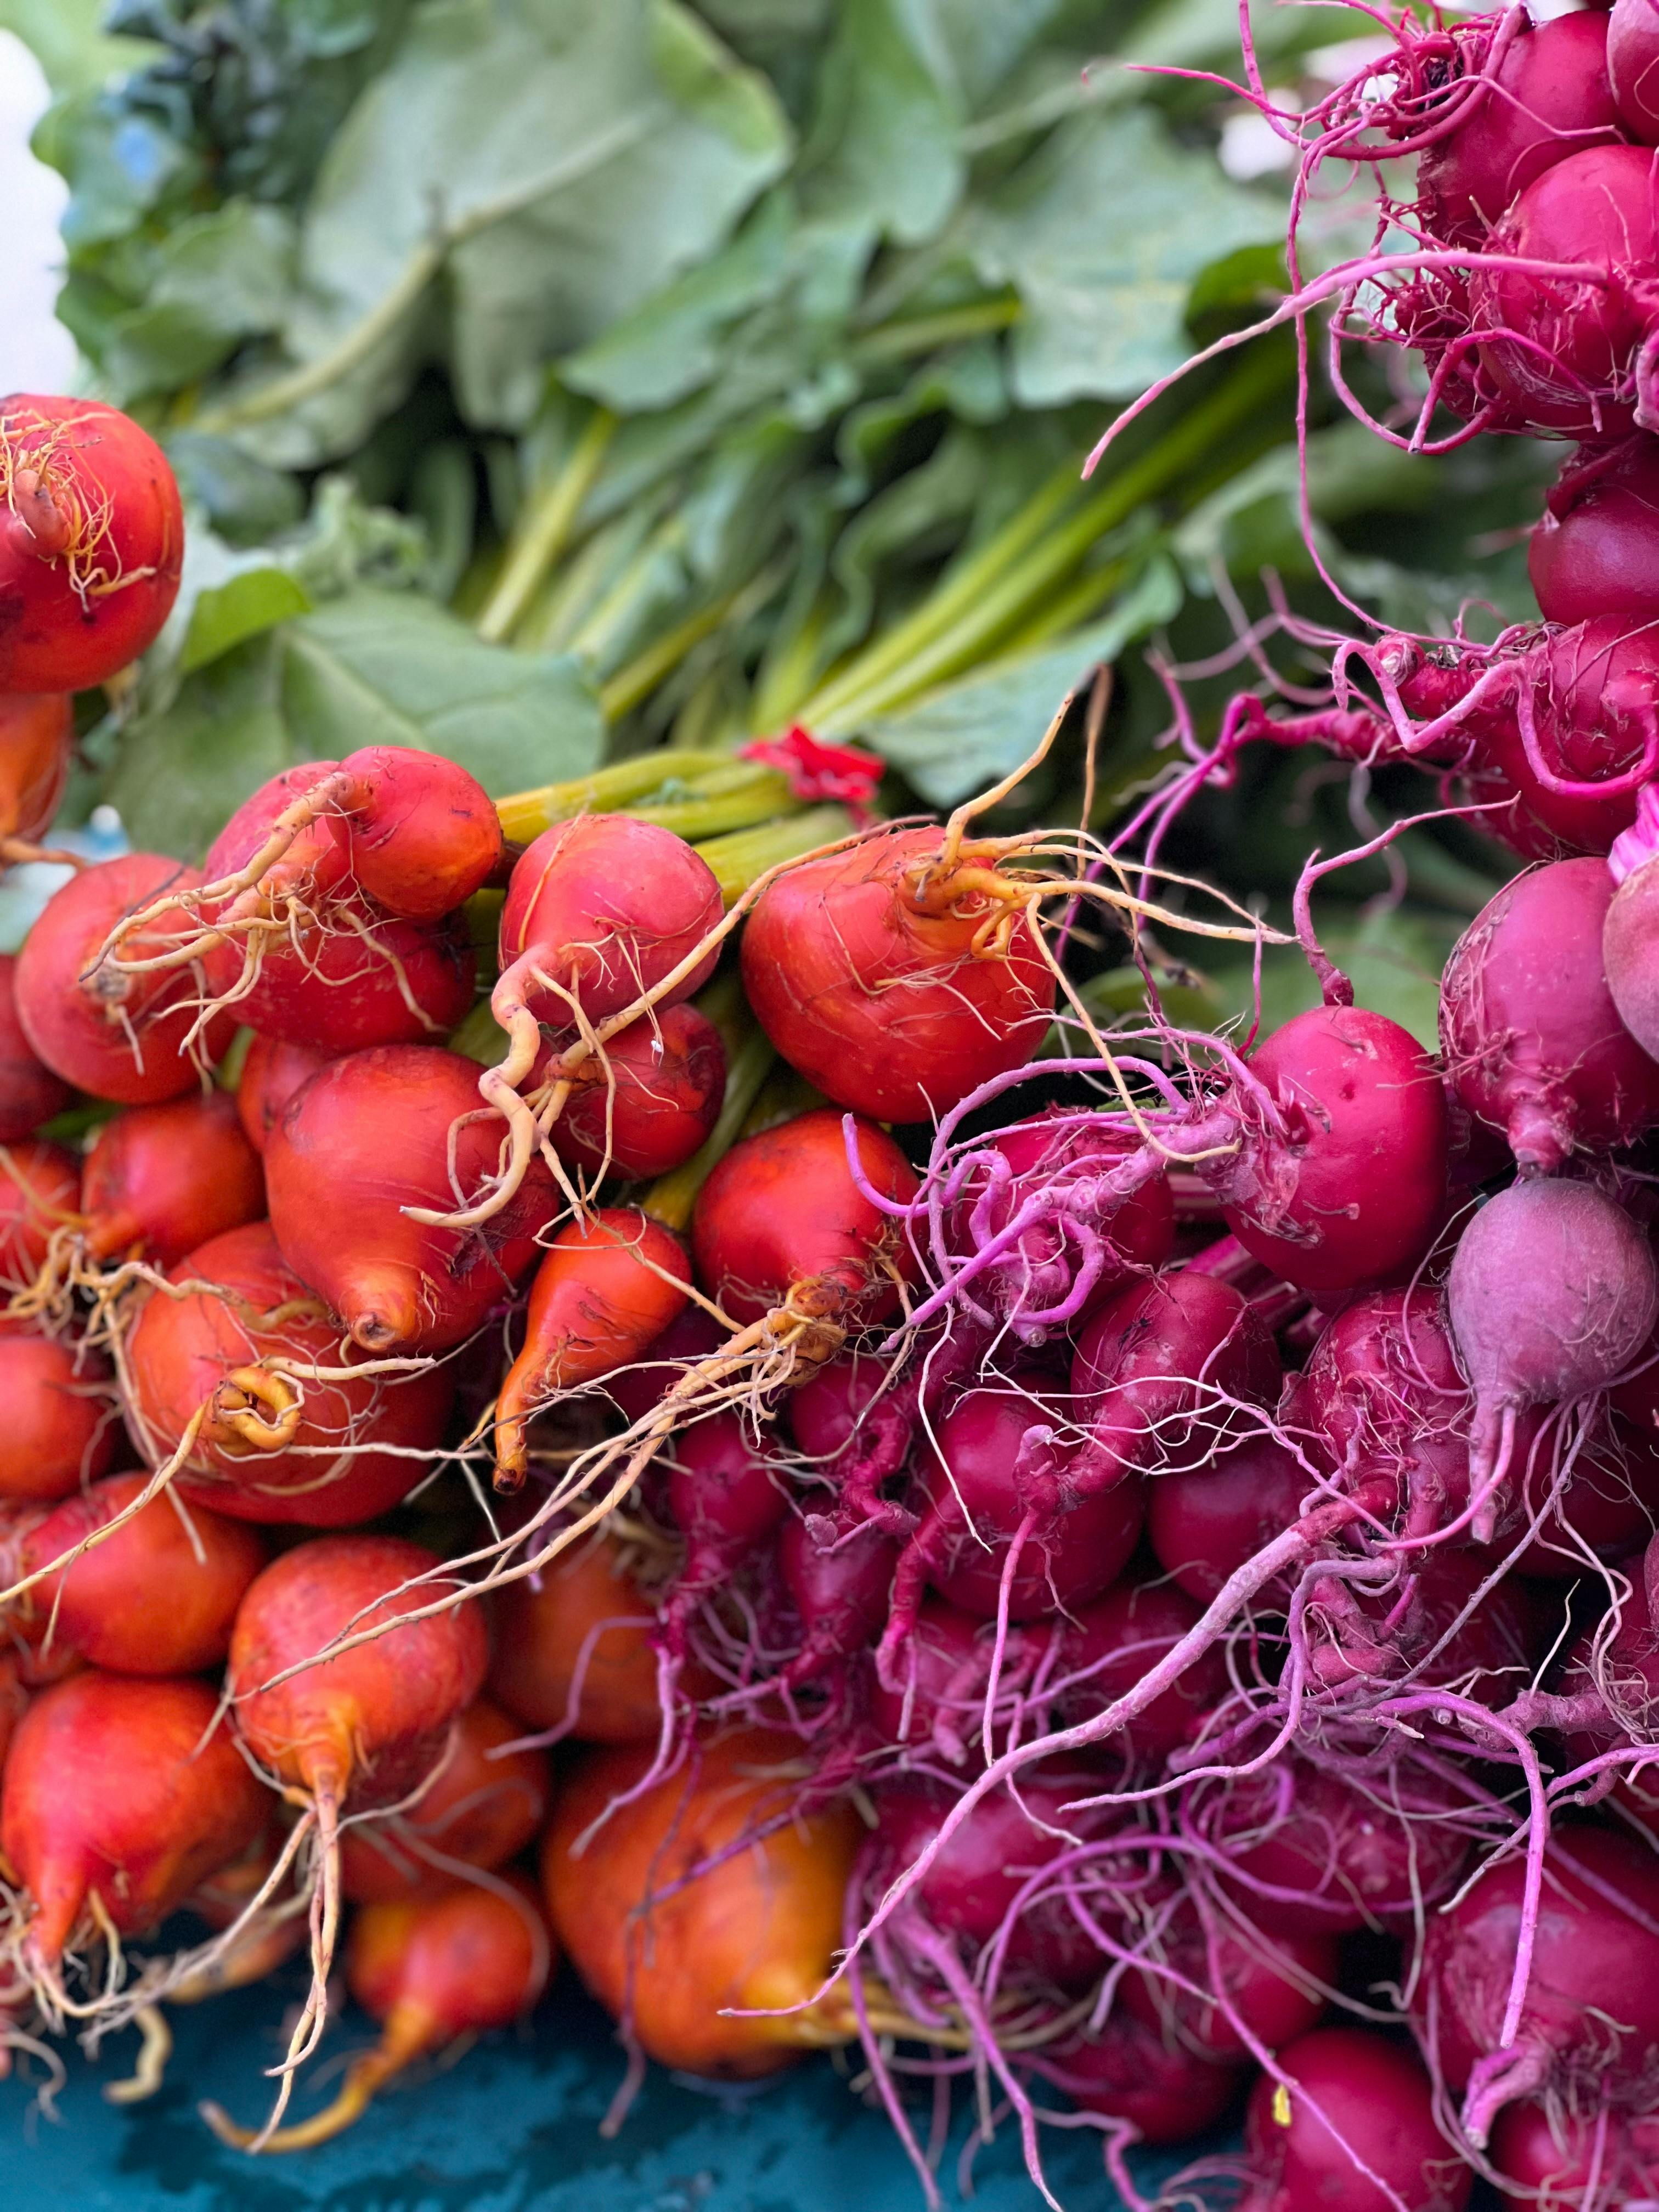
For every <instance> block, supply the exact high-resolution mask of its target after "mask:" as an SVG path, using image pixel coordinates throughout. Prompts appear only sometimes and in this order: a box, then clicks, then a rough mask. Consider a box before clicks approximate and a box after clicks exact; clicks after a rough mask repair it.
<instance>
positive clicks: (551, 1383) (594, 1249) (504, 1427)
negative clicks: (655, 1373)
mask: <svg viewBox="0 0 1659 2212" xmlns="http://www.w3.org/2000/svg"><path fill="white" fill-rule="evenodd" d="M689 1287H690V1266H689V1264H688V1262H687V1260H686V1256H685V1250H684V1246H683V1245H682V1244H681V1243H680V1241H679V1239H678V1237H676V1236H675V1235H674V1233H673V1231H671V1230H668V1229H665V1228H664V1227H663V1225H662V1224H661V1223H660V1222H659V1221H653V1219H652V1218H651V1217H650V1215H649V1214H646V1213H641V1212H640V1210H639V1208H638V1207H637V1206H605V1207H604V1208H602V1209H601V1210H600V1211H599V1212H597V1213H595V1214H592V1215H591V1216H587V1217H585V1218H580V1219H578V1220H575V1221H571V1222H568V1223H567V1224H566V1225H565V1226H564V1227H563V1228H562V1229H561V1230H560V1231H559V1233H558V1235H557V1236H556V1237H555V1238H554V1239H553V1241H552V1243H551V1244H550V1247H549V1249H548V1253H547V1256H546V1258H545V1259H544V1261H542V1263H541V1266H540V1267H539V1268H538V1270H537V1273H536V1279H535V1281H534V1283H533V1284H532V1285H531V1291H530V1312H529V1316H528V1319H527V1321H526V1325H525V1342H524V1349H523V1350H522V1351H521V1352H520V1354H519V1356H518V1358H517V1359H515V1360H514V1361H513V1366H512V1368H511V1370H509V1372H508V1374H507V1380H506V1381H505V1382H504V1383H502V1385H501V1396H500V1398H499V1400H498V1401H497V1403H496V1430H495V1464H496V1470H497V1481H498V1484H499V1485H500V1486H502V1487H507V1486H512V1487H513V1488H516V1487H517V1486H518V1485H519V1484H520V1483H521V1482H522V1481H523V1480H524V1475H525V1468H526V1441H525V1427H526V1422H527V1421H528V1420H529V1419H530V1417H531V1415H532V1413H534V1412H535V1410H536V1408H537V1407H538V1406H539V1405H543V1404H545V1403H546V1402H547V1401H549V1400H550V1399H551V1398H553V1397H555V1396H556V1395H557V1394H558V1393H559V1392H560V1391H562V1390H579V1389H582V1387H583V1386H584V1385H585V1384H586V1383H597V1382H599V1381H600V1380H602V1379H603V1377H604V1376H607V1375H609V1374H611V1373H612V1372H614V1370H616V1369H617V1368H619V1367H626V1366H628V1365H629V1364H631V1363H632V1362H633V1361H634V1360H635V1359H637V1358H639V1357H640V1355H641V1353H642V1352H645V1351H646V1350H647V1347H648V1346H650V1345H651V1344H652V1343H653V1340H655V1339H656V1338H657V1337H659V1335H660V1334H662V1332H663V1330H664V1329H665V1328H667V1327H668V1326H669V1324H670V1323H671V1322H672V1321H673V1320H674V1319H675V1317H676V1316H678V1314H679V1313H680V1312H681V1311H682V1310H683V1309H684V1304H685V1299H686V1292H687V1290H688V1288H689Z"/></svg>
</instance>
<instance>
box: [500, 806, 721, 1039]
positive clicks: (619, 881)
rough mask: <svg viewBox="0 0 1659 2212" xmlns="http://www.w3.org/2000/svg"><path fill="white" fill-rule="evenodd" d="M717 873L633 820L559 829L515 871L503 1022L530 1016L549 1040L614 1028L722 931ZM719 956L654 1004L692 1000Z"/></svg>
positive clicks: (507, 922) (579, 820) (506, 924)
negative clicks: (518, 1012)
mask: <svg viewBox="0 0 1659 2212" xmlns="http://www.w3.org/2000/svg"><path fill="white" fill-rule="evenodd" d="M722 911H723V908H722V903H721V899H720V885H719V884H717V883H716V882H715V880H714V871H713V869H712V868H710V867H709V866H708V862H707V861H706V860H703V859H702V857H701V855H700V854H697V853H696V852H695V851H694V850H693V849H692V848H691V847H690V845H688V844H687V843H686V842H685V841H684V838H681V837H677V836H675V835H674V834H673V832H672V830H671V829H659V827H658V826H657V825H656V824H655V823H648V822H635V821H632V820H630V819H629V817H628V816H627V815H625V814H584V815H579V816H577V817H575V818H574V819H573V820H571V821H568V822H556V823H554V824H553V827H552V828H551V829H544V830H543V832H542V834H541V836H539V837H538V838H536V839H535V841H534V842H532V844H530V845H528V846H526V848H525V851H524V854H523V855H522V856H521V858H520V860H518V861H517V862H516V863H515V864H514V866H513V878H512V881H511V883H510V884H509V885H508V886H507V903H506V905H505V907H504V908H502V910H501V981H500V982H499V983H497V984H496V986H495V995H494V999H493V1001H492V1003H493V1004H494V1006H495V1014H496V1018H497V1020H499V1021H501V1024H502V1026H503V1027H510V1026H511V1023H510V1021H509V1019H508V1016H509V1015H510V1014H511V1012H513V1009H514V1008H516V1007H527V1008H528V1009H529V1011H530V1012H532V1014H533V1015H534V1016H535V1018H536V1019H537V1020H538V1022H545V1023H546V1024H548V1026H549V1027H550V1028H551V1029H556V1030H568V1029H570V1028H572V1027H574V1024H575V1022H576V1018H577V1010H578V1008H580V1012H581V1015H582V1017H583V1018H585V1019H586V1021H588V1022H592V1023H599V1022H604V1021H608V1020H609V1019H610V1018H611V1016H612V1015H613V1014H619V1013H621V1012H623V1009H624V1007H627V1006H631V1005H632V1004H633V1003H634V1001H635V1000H636V999H638V998H639V997H640V996H641V994H642V993H644V992H646V991H648V990H653V989H654V988H655V987H657V985H658V984H659V983H661V982H663V981H665V979H666V978H667V977H668V976H669V975H672V974H673V972H674V970H675V969H677V968H678V967H680V966H681V965H682V964H683V963H684V962H685V961H686V960H687V959H689V958H690V956H691V955H692V954H693V953H694V952H695V951H696V949H697V947H698V946H699V945H701V944H702V941H703V939H705V938H706V937H707V936H708V934H709V933H710V932H711V931H712V930H714V928H716V927H718V925H719V923H720V915H721V913H722ZM716 957H718V956H717V955H716V954H715V953H714V952H710V953H709V954H708V957H707V958H706V959H704V960H701V961H699V962H697V963H696V965H695V966H694V967H693V968H691V969H690V971H689V972H688V973H687V974H686V975H684V976H683V977H682V978H681V979H680V981H678V983H676V984H675V985H674V986H673V987H671V989H670V990H669V991H668V992H667V993H666V994H665V995H664V997H662V998H660V999H659V1000H657V1001H656V1004H657V1006H658V1007H659V1010H660V1008H661V1007H663V1006H671V1005H673V1003H674V1001H675V1000H677V999H689V998H690V996H691V994H692V993H693V992H695V991H699V990H701V989H702V986H703V985H704V984H705V983H706V982H707V981H708V978H709V976H710V975H712V974H713V973H714V963H715V959H716Z"/></svg>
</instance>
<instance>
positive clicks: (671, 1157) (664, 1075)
mask: <svg viewBox="0 0 1659 2212" xmlns="http://www.w3.org/2000/svg"><path fill="white" fill-rule="evenodd" d="M725 1095H726V1047H725V1046H724V1044H722V1042H720V1031H719V1030H717V1029H716V1028H715V1027H714V1024H713V1022H711V1021H710V1020H709V1019H708V1017H707V1015H704V1014H700V1013H699V1012H697V1010H696V1007H695V1006H670V1007H669V1008H668V1009H667V1011H666V1012H664V1013H660V1014H659V1013H655V1012H653V1013H652V1014H647V1015H642V1016H641V1018H640V1019H639V1020H638V1021H636V1022H630V1023H629V1025H628V1027H627V1028H626V1029H625V1030H621V1031H620V1032H619V1033H618V1034H617V1036H614V1037H612V1038H611V1042H610V1043H609V1044H608V1045H606V1047H605V1053H604V1057H603V1059H601V1057H600V1055H599V1054H597V1053H595V1054H592V1055H590V1057H589V1058H588V1059H586V1060H584V1061H583V1062H582V1064H581V1066H580V1069H579V1070H578V1072H577V1076H576V1088H575V1089H574V1091H572V1093H571V1095H570V1097H569V1099H568V1101H567V1103H566V1105H565V1108H564V1111H563V1112H562V1114H561V1115H560V1116H559V1118H558V1120H557V1121H556V1122H555V1123H554V1124H553V1146H554V1150H555V1151H556V1152H557V1153H558V1155H559V1158H561V1159H562V1160H567V1161H568V1162H569V1163H570V1164H571V1165H572V1166H574V1167H580V1168H585V1169H586V1170H587V1172H588V1173H589V1174H590V1175H598V1174H599V1173H600V1171H601V1170H603V1171H604V1172H605V1174H607V1175H613V1176H626V1177H627V1178H629V1180H630V1181H632V1180H635V1179H637V1178H641V1177H643V1176H659V1175H667V1174H669V1173H670V1172H671V1170H673V1169H675V1168H677V1167H679V1166H681V1165H683V1164H684V1162H685V1161H687V1160H689V1159H690V1157H691V1155H692V1153H693V1152H696V1149H697V1147H698V1146H699V1145H700V1144H702V1140H703V1139H704V1138H705V1137H706V1136H707V1135H708V1133H709V1131H710V1130H711V1129H712V1128H713V1127H714V1122H715V1120H716V1118H717V1117H718V1115H719V1113H720V1102H721V1100H722V1099H723V1098H724V1097H725Z"/></svg>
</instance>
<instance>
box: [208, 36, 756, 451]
mask: <svg viewBox="0 0 1659 2212" xmlns="http://www.w3.org/2000/svg"><path fill="white" fill-rule="evenodd" d="M788 151H789V133H788V127H787V123H786V121H785V118H784V117H783V114H782V112H781V110H780V108H779V107H778V105H777V102H776V100H775V97H774V95H773V94H772V92H771V90H770V88H769V86H768V85H767V83H766V81H765V80H764V78H763V77H761V76H758V75H757V73H756V72H754V71H752V70H744V69H742V68H740V67H739V66H738V64H736V63H735V62H734V61H733V59H732V57H731V55H730V54H728V53H727V52H726V50H725V49H724V48H723V47H722V46H720V45H719V43H718V41H717V40H715V39H714V35H713V33H710V32H709V31H708V29H707V28H706V27H704V26H702V24H700V23H698V22H697V21H696V18H695V17H693V16H692V15H690V14H689V12H688V11H687V10H686V9H684V8H682V7H680V6H678V4H677V0H605V5H604V6H602V7H595V6H593V5H592V0H430V4H428V5H427V6H426V7H424V8H423V9H421V10H420V12H419V13H418V15H416V18H415V20H414V21H413V23H412V24H411V26H410V31H409V33H408V35H407V37H406V38H405V39H404V43H403V45H402V46H401V47H400V48H399V50H398V53H397V55H396V57H395V58H394V59H393V61H392V64H391V65H390V66H389V67H388V68H386V70H384V71H383V72H382V73H381V74H380V76H378V77H377V78H376V79H375V80H374V82H372V83H371V84H370V85H369V87H368V89H367V90H366V91H365V93H364V94H363V95H362V98H361V99H360V100H359V101H358V103H357V105H356V107H355V108H354V109H353V111H352V112H351V114H350V115H349V117H348V118H347V119H346V122H345V124H344V125H343V128H342V129H341V130H340V131H339V132H338V134H337V136H336V137H335V139H334V142H333V143H332V145H331V148H330V149H329V153H328V156H327V158H326V160H325V162H324V165H323V167H322V170H321V173H319V177H318V180H317V184H316V186H315V189H314V190H313V193H312V196H311V198H310V201H309V203H308V205H307V212H306V220H305V224H304V228H303V233H302V240H301V272H302V280H303V289H302V293H301V296H300V297H299V299H298V300H297V301H296V304H295V308H294V311H293V313H291V315H290V316H289V319H288V320H287V322H286V324H285V326H284V331H283V344H284V347H285V349H286V351H287V353H288V354H289V356H290V358H291V360H292V361H293V362H297V363H300V364H301V365H303V366H305V367H307V368H310V369H311V370H312V371H313V374H314V376H315V378H316V380H318V381H319V384H320V386H321V388H320V389H319V390H317V391H316V392H314V393H313V394H312V395H311V396H308V397H306V398H303V399H301V401H300V402H299V403H298V404H294V405H293V406H291V407H288V408H285V409H284V410H283V411H282V412H281V413H279V414H278V415H277V416H276V418H275V419H274V420H271V421H263V420H261V421H259V422H258V423H257V426H256V423H255V422H254V419H253V417H252V416H249V417H248V418H246V428H245V429H244V430H241V431H240V432H239V435H244V436H245V437H246V441H248V442H249V443H250V444H251V445H252V448H253V449H254V450H256V451H258V452H261V453H264V454H265V455H266V456H267V457H268V458H271V459H277V460H280V461H282V462H283V464H285V465H288V466H290V467H302V466H307V465H311V464H313V463H314V462H315V461H316V460H318V459H322V458H325V457H326V456H328V455H330V454H333V453H345V452H348V451H349V450H350V449H351V448H352V447H354V446H356V445H357V444H358V443H359V442H360V441H361V440H362V437H363V435H365V433H366V432H367V430H368V428H369V427H370V426H371V424H372V423H373V422H374V420H375V419H376V418H377V416H379V415H380V414H382V413H384V412H386V411H387V410H388V409H389V408H390V407H392V406H393V405H395V404H396V403H397V401H398V398H399V397H400V396H401V394H402V393H403V392H404V390H405V389H406V388H407V386H408V385H409V383H410V380H412V377H413V375H414V374H415V371H416V368H417V367H418V365H419V361H420V353H421V349H422V346H423V344H425V343H428V334H429V341H430V343H433V344H435V346H436V347H437V348H438V349H439V350H440V351H441V353H442V355H443V356H446V357H447V361H448V362H449V365H450V368H451V372H452V374H453V378H454V381H455V385H456V389H457V395H458V398H459V401H460V404H461V407H462V410H463V412H464V414H465V416H467V418H468V420H469V421H471V422H475V423H485V424H503V425H510V426H514V427H516V426H520V425H522V424H523V423H525V422H527V421H528V420H529V418H530V416H532V413H533V412H534V410H535V408H536V405H537V403H538V400H539V398H540V396H541V392H542V388H543V382H544V363H545V362H546V361H547V360H548V359H549V358H550V357H551V356H558V355H560V354H563V353H566V352H568V351H572V350H574V349H577V348H579V347H580V346H583V345H585V344H587V343H590V342H591V341H592V340H593V339H595V338H597V337H599V334H600V333H601V332H602V331H604V330H605V329H606V328H607V327H608V325H610V324H611V323H612V322H613V321H615V320H616V319H617V317H618V316H620V315H622V314H624V313H629V311H631V310H632V309H634V308H635V307H638V306H639V305H640V304H641V301H644V300H646V299H647V298H648V297H649V296H650V295H651V294H652V293H653V292H654V291H655V290H656V289H658V288H659V286H661V285H662V284H664V283H665V282H667V281H668V280H669V279H670V278H671V277H672V276H675V275H677V274H678V273H679V272H680V271H682V270H684V269H686V268H688V267H690V266H692V265H693V264H696V263H697V262H700V261H702V259H704V258H707V256H708V255H709V254H710V253H711V252H713V251H714V249H715V248H716V247H718V246H719V245H720V243H721V241H722V240H724V239H725V237H726V234H727V233H728V231H729V230H730V228H731V226H732V222H734V221H735V220H736V219H737V218H738V216H740V215H741V214H742V213H743V211H744V209H745V208H746V207H747V206H748V205H749V204H750V201H752V200H753V199H754V198H755V197H756V196H757V194H758V193H759V192H760V191H762V190H763V187H764V186H765V185H767V184H768V183H769V182H770V181H771V179H773V178H774V177H775V176H776V175H777V174H778V173H779V172H780V170H781V168H782V167H783V166H784V164H785V162H786V161H787V156H788ZM440 264H443V265H444V266H445V274H446V282H445V283H444V286H443V288H442V292H441V299H440V295H438V294H437V293H435V290H434V289H433V284H432V279H433V277H434V276H435V273H436V270H437V268H438V266H439V265H440ZM260 381H263V379H260V380H255V379H252V378H249V379H248V380H245V382H244V383H242V384H241V385H240V386H238V387H236V388H234V390H232V391H231V392H229V393H228V395H227V405H226V407H225V408H224V410H222V423H221V422H211V418H210V427H214V428H218V427H230V428H234V427H236V425H237V422H238V420H239V418H238V416H237V415H236V412H235V410H236V408H237V407H238V405H239V404H240V402H241V401H243V400H245V399H252V400H253V401H254V405H255V408H256V410H257V408H258V406H259V405H260V404H264V403H260V402H258V400H257V398H255V395H256V394H257V391H258V383H259V382H260ZM280 385H281V380H278V389H279V393H280Z"/></svg>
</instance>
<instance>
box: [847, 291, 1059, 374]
mask: <svg viewBox="0 0 1659 2212" xmlns="http://www.w3.org/2000/svg"><path fill="white" fill-rule="evenodd" d="M1019 317H1020V300H1019V295H1018V293H1017V292H1013V291H1009V292H1006V293H1000V294H999V295H998V296H997V297H996V298H995V299H992V300H975V301H972V302H971V303H970V304H969V305H968V306H967V307H944V308H941V309H940V310H939V313H937V314H933V315H912V316H911V317H909V319H908V320H895V321H893V322H890V323H884V324H882V325H880V326H879V327H878V328H877V329H875V330H872V331H868V332H867V333H866V335H865V336H864V337H861V338H860V339H858V340H857V341H856V343H854V347H853V353H854V358H855V359H858V360H866V361H872V362H879V361H903V360H906V359H908V357H909V356H911V355H912V354H918V353H932V352H933V349H934V348H935V347H936V346H942V345H951V344H953V343H955V342H956V341H957V339H959V338H974V337H981V336H983V335H984V333H985V332H986V331H1006V329H1007V328H1008V327H1009V325H1011V324H1013V323H1017V322H1018V320H1019Z"/></svg>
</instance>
